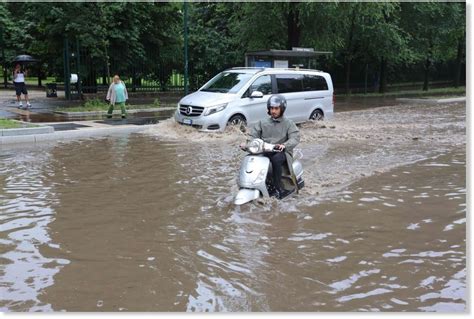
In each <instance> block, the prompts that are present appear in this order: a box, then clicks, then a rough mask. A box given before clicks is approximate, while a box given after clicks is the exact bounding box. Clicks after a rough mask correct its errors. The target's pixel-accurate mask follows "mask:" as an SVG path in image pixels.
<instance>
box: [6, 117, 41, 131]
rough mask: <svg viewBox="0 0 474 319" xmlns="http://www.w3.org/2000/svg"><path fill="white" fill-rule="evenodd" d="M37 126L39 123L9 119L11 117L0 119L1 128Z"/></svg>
mask: <svg viewBox="0 0 474 319" xmlns="http://www.w3.org/2000/svg"><path fill="white" fill-rule="evenodd" d="M35 126H37V125H34V124H31V123H24V122H20V121H15V120H9V119H0V129H11V128H23V127H35Z"/></svg>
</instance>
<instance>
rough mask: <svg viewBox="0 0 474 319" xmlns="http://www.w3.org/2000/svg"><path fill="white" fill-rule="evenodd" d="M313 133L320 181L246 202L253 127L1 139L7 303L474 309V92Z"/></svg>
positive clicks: (80, 307) (303, 149)
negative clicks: (471, 197) (473, 173)
mask: <svg viewBox="0 0 474 319" xmlns="http://www.w3.org/2000/svg"><path fill="white" fill-rule="evenodd" d="M300 130H301V137H302V141H301V143H300V145H299V146H298V150H297V151H296V156H297V157H299V158H300V159H301V161H302V163H303V166H304V169H305V173H304V179H305V183H306V186H305V188H303V189H302V190H301V192H300V193H299V194H295V195H294V196H292V197H290V198H288V199H286V200H284V201H281V202H279V201H277V200H274V199H270V200H260V201H258V202H255V203H250V204H246V205H243V206H241V207H236V206H234V205H233V195H234V194H235V192H236V191H237V186H236V181H237V171H238V168H239V165H240V161H241V159H242V158H243V156H244V155H245V154H244V153H243V152H242V151H240V150H239V149H238V147H237V146H238V145H239V143H240V142H242V141H244V140H245V136H244V134H243V133H241V132H239V131H237V130H230V132H226V133H224V134H202V133H198V132H196V131H195V130H194V129H192V128H190V127H184V126H180V125H177V124H176V123H174V122H173V121H172V120H165V121H163V122H161V123H159V124H157V125H156V126H155V127H154V128H153V129H150V130H148V131H146V132H144V133H140V134H131V135H127V136H122V137H107V138H95V139H83V140H78V141H73V142H64V143H49V144H46V143H45V144H37V145H32V146H17V147H15V148H11V147H9V148H6V147H2V148H1V152H0V172H1V174H0V185H1V188H2V191H1V192H0V243H1V255H0V281H1V286H0V295H1V296H2V297H1V300H0V310H1V311H5V312H11V311H21V312H25V311H26V312H28V311H195V312H204V311H210V312H213V311H239V312H242V311H244V312H245V311H308V312H309V311H327V312H334V311H336V312H344V311H391V312H394V311H410V312H423V311H430V312H431V311H435V312H465V311H466V305H467V294H468V293H467V289H466V284H467V280H466V106H465V104H464V103H458V104H447V105H416V106H413V105H399V106H394V107H380V108H376V109H368V110H356V111H348V112H341V113H336V114H335V119H334V120H331V121H324V122H316V123H306V124H303V125H301V127H300Z"/></svg>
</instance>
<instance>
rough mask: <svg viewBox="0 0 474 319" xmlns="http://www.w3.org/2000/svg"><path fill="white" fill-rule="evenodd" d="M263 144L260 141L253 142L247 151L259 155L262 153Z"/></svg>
mask: <svg viewBox="0 0 474 319" xmlns="http://www.w3.org/2000/svg"><path fill="white" fill-rule="evenodd" d="M262 147H263V143H262V141H260V140H253V141H251V142H250V143H249V145H248V146H247V150H248V151H249V152H250V153H252V154H257V153H261V152H262Z"/></svg>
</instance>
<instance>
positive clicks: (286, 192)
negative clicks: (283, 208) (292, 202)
mask: <svg viewBox="0 0 474 319" xmlns="http://www.w3.org/2000/svg"><path fill="white" fill-rule="evenodd" d="M294 191H295V189H291V190H286V189H284V188H280V189H278V190H277V191H276V192H277V196H276V197H277V198H278V199H283V198H285V197H287V196H288V195H290V194H292V193H293V192H294Z"/></svg>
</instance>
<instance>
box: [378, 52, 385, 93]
mask: <svg viewBox="0 0 474 319" xmlns="http://www.w3.org/2000/svg"><path fill="white" fill-rule="evenodd" d="M386 91H387V60H386V59H385V58H384V57H382V61H380V83H379V93H385V92H386Z"/></svg>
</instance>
